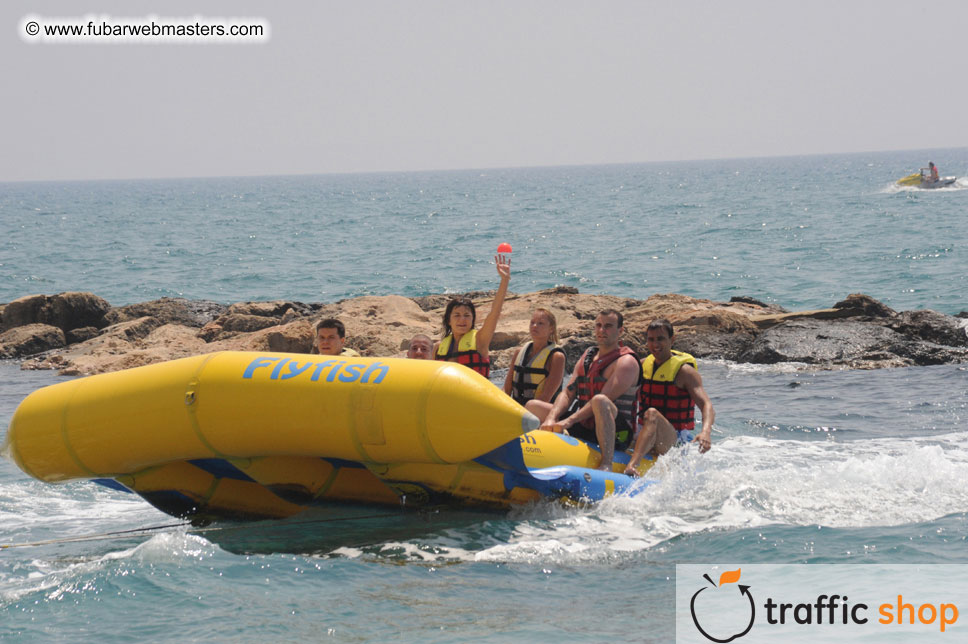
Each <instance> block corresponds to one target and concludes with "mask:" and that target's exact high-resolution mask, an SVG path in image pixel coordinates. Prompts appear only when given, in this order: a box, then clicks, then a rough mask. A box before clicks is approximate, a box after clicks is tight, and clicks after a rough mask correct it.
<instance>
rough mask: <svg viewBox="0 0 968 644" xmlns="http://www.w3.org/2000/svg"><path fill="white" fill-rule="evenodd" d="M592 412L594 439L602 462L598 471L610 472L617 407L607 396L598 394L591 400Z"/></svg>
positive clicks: (613, 454)
mask: <svg viewBox="0 0 968 644" xmlns="http://www.w3.org/2000/svg"><path fill="white" fill-rule="evenodd" d="M592 411H593V412H594V413H595V437H596V438H598V448H599V449H601V450H602V462H601V463H599V464H598V469H600V470H603V471H605V472H611V471H612V458H614V456H615V416H616V415H618V407H616V406H615V403H613V402H612V401H611V400H609V398H608V396H605V395H603V394H598V395H596V396H595V397H594V398H592Z"/></svg>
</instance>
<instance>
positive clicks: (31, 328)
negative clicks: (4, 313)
mask: <svg viewBox="0 0 968 644" xmlns="http://www.w3.org/2000/svg"><path fill="white" fill-rule="evenodd" d="M65 344H67V341H66V339H65V338H64V332H63V331H61V330H60V329H58V328H57V327H56V326H51V325H49V324H25V325H23V326H18V327H16V328H14V329H10V330H9V331H4V332H3V333H0V358H19V357H21V356H29V355H32V354H34V353H40V352H42V351H50V350H51V349H56V348H58V347H63V346H64V345H65Z"/></svg>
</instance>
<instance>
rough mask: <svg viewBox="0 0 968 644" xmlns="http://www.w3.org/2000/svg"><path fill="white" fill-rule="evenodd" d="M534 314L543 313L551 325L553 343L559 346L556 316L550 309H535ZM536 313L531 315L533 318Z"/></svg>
mask: <svg viewBox="0 0 968 644" xmlns="http://www.w3.org/2000/svg"><path fill="white" fill-rule="evenodd" d="M534 313H543V314H544V315H545V317H547V318H548V322H550V323H551V336H550V339H551V342H552V343H553V344H558V320H556V319H555V314H554V313H552V312H551V311H549V310H548V309H535V310H534ZM534 313H532V314H531V315H532V316H533V315H534Z"/></svg>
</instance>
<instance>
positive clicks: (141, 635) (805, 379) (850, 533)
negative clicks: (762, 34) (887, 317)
mask: <svg viewBox="0 0 968 644" xmlns="http://www.w3.org/2000/svg"><path fill="white" fill-rule="evenodd" d="M927 154H928V153H926V152H924V153H890V154H888V153H879V154H868V155H844V156H830V157H809V158H796V159H768V160H767V159H760V160H732V161H707V162H695V163H676V164H661V165H660V164H652V165H624V166H598V167H586V168H539V169H509V170H481V171H460V172H442V173H412V174H385V175H344V176H317V177H270V178H233V179H184V180H170V181H126V182H84V183H24V184H0V221H2V226H3V232H4V233H5V235H4V238H3V239H2V240H0V248H2V249H3V252H2V253H0V263H2V266H0V277H2V280H0V289H2V292H0V301H9V300H11V299H14V298H16V297H20V296H22V295H27V294H31V293H55V292H59V291H64V290H89V291H93V292H95V293H98V294H99V295H101V296H103V297H105V298H106V299H108V300H109V301H110V302H111V303H112V304H114V305H121V304H126V303H132V302H137V301H144V300H149V299H154V298H157V297H161V296H166V295H167V296H184V297H191V298H204V299H213V300H217V301H221V302H225V303H229V302H233V301H240V300H254V299H290V300H301V301H306V302H314V301H332V300H336V299H339V298H343V297H351V296H355V295H362V294H387V293H399V294H402V295H409V296H415V295H424V294H428V293H436V292H460V291H468V290H477V289H486V288H493V287H494V286H495V285H496V283H497V275H496V271H495V270H494V267H493V265H492V264H491V263H490V262H491V255H492V254H493V249H494V248H496V246H497V243H498V242H500V241H508V242H510V243H511V244H512V245H513V246H514V253H513V254H512V257H513V264H512V271H513V274H512V289H513V290H516V291H520V292H526V291H531V290H535V289H538V288H544V287H549V286H553V285H556V284H567V285H572V286H577V287H578V288H579V289H580V290H581V291H582V292H604V293H610V294H615V295H623V296H629V297H636V298H644V297H647V296H648V295H650V294H652V293H659V292H680V293H686V294H689V295H693V296H697V297H707V298H711V299H716V300H724V299H728V298H729V297H731V296H733V295H750V296H753V297H758V298H760V299H762V300H766V301H772V302H776V303H778V304H780V305H782V306H785V307H787V308H790V309H803V308H821V307H827V306H830V305H831V304H832V303H833V302H835V301H836V300H838V299H840V298H842V297H844V296H845V295H847V294H848V293H851V292H864V293H867V294H869V295H872V296H874V297H876V298H878V299H880V300H882V301H884V302H885V303H886V304H888V305H889V306H891V307H893V308H895V309H899V310H901V309H917V308H933V309H936V310H939V311H942V312H945V313H950V314H954V313H957V312H959V311H962V310H965V309H968V303H966V299H968V298H966V297H965V294H966V293H968V288H966V286H968V284H966V278H965V275H966V273H968V251H966V249H965V240H966V239H968V218H966V217H965V216H964V213H965V212H968V189H966V188H968V184H966V183H964V182H960V183H959V184H958V185H957V186H955V187H954V188H952V189H944V190H937V191H919V190H912V189H903V190H899V189H897V188H894V187H892V185H891V184H892V182H893V180H894V179H896V178H897V177H900V176H904V175H906V174H909V173H910V172H911V171H912V169H913V168H917V167H919V166H920V165H924V164H925V163H926V161H927V159H928V158H929V157H928V156H927ZM930 154H931V156H930V158H931V160H934V161H935V162H936V163H938V165H939V166H940V167H941V168H942V169H943V172H944V173H945V174H949V173H951V174H958V175H962V176H963V175H968V150H948V151H933V152H931V153H930ZM700 369H701V372H702V374H703V377H704V380H705V384H706V388H707V391H709V393H710V394H711V396H712V398H713V400H714V402H715V405H716V412H717V418H716V428H715V430H714V433H713V444H714V447H713V449H712V450H711V451H710V452H709V453H708V454H705V455H699V454H698V453H697V451H696V450H695V449H686V450H683V451H678V452H675V453H671V454H669V455H667V456H666V457H663V458H662V459H661V460H660V461H659V463H658V464H657V465H656V466H655V468H654V470H653V472H654V475H655V476H656V477H657V478H658V479H659V481H660V483H659V484H658V485H653V486H651V487H648V488H646V489H644V490H643V491H642V492H641V493H640V494H638V495H636V496H634V497H617V498H611V499H608V500H606V501H604V502H603V503H600V504H598V505H597V506H594V507H589V508H568V507H562V506H559V505H557V504H551V503H538V504H535V505H530V506H527V507H522V508H517V509H515V510H512V511H511V512H508V513H480V512H459V511H454V510H442V509H431V510H428V511H425V512H407V513H403V512H400V511H398V510H395V509H392V508H390V509H388V508H365V507H361V508H356V509H353V510H352V511H349V512H348V511H347V510H343V511H341V512H340V513H335V512H333V511H331V510H330V509H328V508H318V509H313V510H310V511H308V512H307V513H304V514H303V515H299V516H297V517H294V518H292V519H289V520H287V521H272V522H259V523H248V524H242V525H233V524H214V525H212V526H209V527H208V528H205V529H202V530H198V529H191V528H190V527H189V526H185V525H180V522H179V521H177V520H175V519H173V518H172V517H169V516H167V515H164V514H162V513H161V512H159V511H157V510H155V509H154V508H152V507H151V506H149V505H148V504H147V503H145V502H144V501H142V500H141V499H140V498H138V497H136V496H133V495H128V494H124V493H121V492H117V491H114V490H110V489H107V488H103V487H100V486H97V485H94V484H91V483H88V482H83V481H78V482H71V483H66V484H61V485H48V484H44V483H40V482H38V481H35V480H33V479H31V478H30V477H28V476H27V475H25V474H24V473H22V472H21V471H20V470H19V469H17V468H16V466H14V465H13V464H12V463H11V462H9V461H6V460H0V547H2V546H10V547H6V548H0V639H16V640H18V641H78V640H97V641H106V642H127V641H170V642H176V641H178V642H181V641H186V640H188V641H247V642H262V641H292V642H296V641H345V642H368V641H374V640H383V641H401V642H417V641H420V642H425V641H426V642H470V641H474V642H504V641H533V642H546V641H561V642H588V641H607V640H614V639H617V638H621V639H623V640H625V641H657V642H664V641H670V640H671V639H673V637H674V619H673V615H674V597H673V595H674V590H675V564H676V563H706V562H709V563H712V562H736V561H739V562H745V563H750V564H752V563H781V562H782V563H879V564H880V563H941V564H951V563H968V543H966V541H968V485H965V483H966V482H968V449H966V448H968V368H966V366H965V365H942V366H932V367H915V368H906V369H892V370H880V371H833V372H806V371H803V370H802V369H801V368H800V367H799V366H798V365H773V366H749V365H736V364H730V363H723V362H720V361H711V360H707V361H701V362H700ZM500 376H501V374H496V377H497V378H500ZM60 379H61V378H60V377H58V376H56V375H54V374H52V373H49V372H22V371H20V370H19V368H18V366H17V365H16V364H15V363H11V362H6V363H0V428H5V427H6V425H7V423H8V422H9V419H10V416H11V415H12V414H13V411H14V409H15V408H16V405H17V404H18V403H19V402H20V400H22V399H23V397H24V396H26V395H27V394H28V393H30V392H31V391H33V390H34V389H37V388H39V387H42V386H44V385H47V384H51V383H53V382H57V381H59V380H60ZM0 431H3V429H0ZM88 537H94V538H93V539H91V540H83V541H82V540H77V539H87V538H88ZM44 542H47V543H44Z"/></svg>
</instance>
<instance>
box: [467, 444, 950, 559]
mask: <svg viewBox="0 0 968 644" xmlns="http://www.w3.org/2000/svg"><path fill="white" fill-rule="evenodd" d="M966 448H968V433H955V434H948V435H944V436H932V437H930V438H924V439H872V440H868V441H853V442H849V443H836V442H833V441H828V442H817V441H794V440H777V439H773V438H762V437H751V436H744V437H739V438H733V439H727V440H725V441H722V442H719V443H717V446H716V448H715V449H714V450H713V451H711V452H709V453H708V454H706V455H705V456H700V455H699V454H698V453H697V452H696V451H695V450H689V451H686V452H680V453H678V454H670V455H667V456H666V457H663V458H662V459H660V460H659V462H658V463H657V464H656V466H655V467H654V468H653V476H655V477H656V478H658V479H659V480H660V483H659V484H658V485H653V486H650V487H647V488H645V489H644V490H642V492H641V493H640V494H638V495H635V496H619V497H613V498H610V499H607V500H605V501H604V502H602V503H600V504H598V505H597V506H595V507H594V508H592V509H589V510H584V511H580V512H577V513H576V512H572V513H571V514H570V515H567V516H565V517H561V518H558V519H551V520H546V519H541V520H525V521H523V522H522V523H520V524H519V525H518V527H517V528H516V529H515V530H514V533H513V534H512V535H511V537H510V538H509V539H508V540H507V542H506V543H501V544H495V545H492V546H490V547H485V548H483V549H482V550H480V551H479V552H477V553H475V554H474V559H475V560H478V561H482V560H483V561H513V562H522V563H535V562H539V561H540V562H548V563H550V564H561V563H577V562H581V561H602V560H608V559H610V558H614V557H620V556H622V553H627V552H635V551H641V550H645V549H649V548H659V549H660V550H661V549H662V547H663V546H662V544H663V542H665V541H667V540H669V539H671V538H673V537H677V536H681V535H687V534H692V533H697V532H701V531H706V530H718V529H741V528H750V527H757V526H762V525H768V524H785V525H796V526H809V525H823V526H829V527H865V526H893V525H903V524H909V523H918V522H923V521H930V520H934V519H937V518H939V517H942V516H945V515H947V514H951V513H954V512H963V511H968V489H965V488H964V487H963V486H960V485H956V484H953V482H955V481H964V480H968V449H966Z"/></svg>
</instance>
